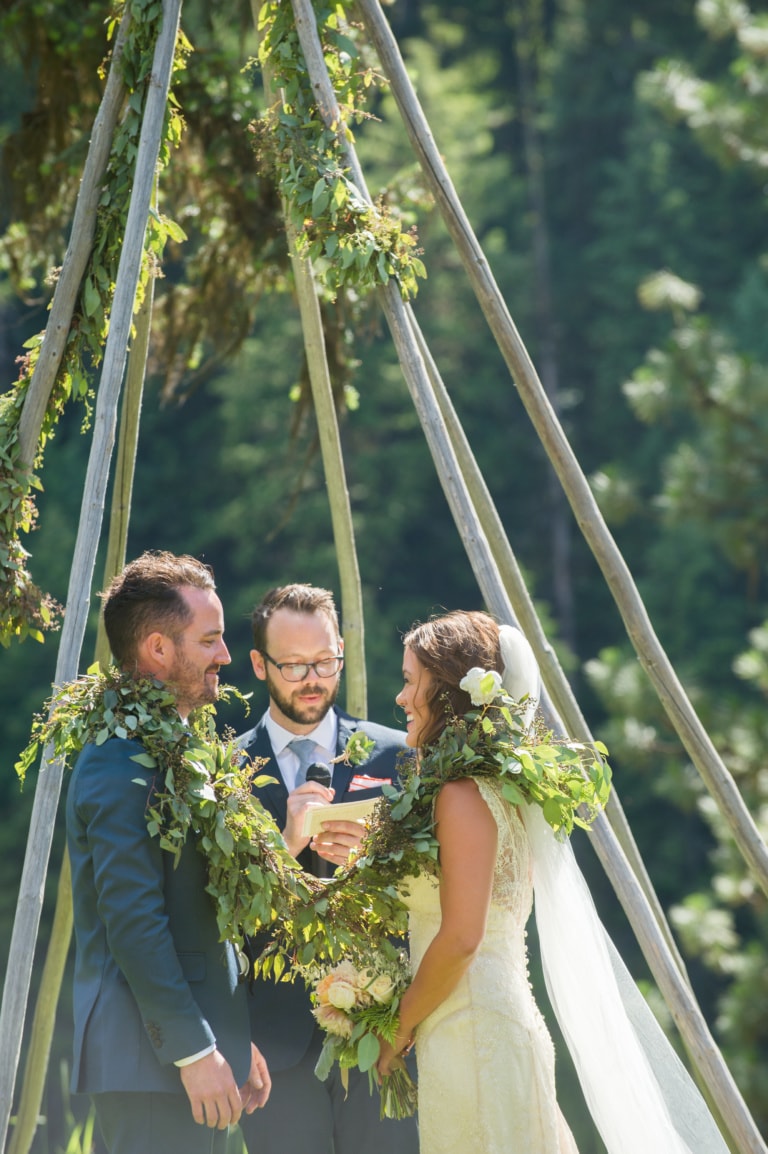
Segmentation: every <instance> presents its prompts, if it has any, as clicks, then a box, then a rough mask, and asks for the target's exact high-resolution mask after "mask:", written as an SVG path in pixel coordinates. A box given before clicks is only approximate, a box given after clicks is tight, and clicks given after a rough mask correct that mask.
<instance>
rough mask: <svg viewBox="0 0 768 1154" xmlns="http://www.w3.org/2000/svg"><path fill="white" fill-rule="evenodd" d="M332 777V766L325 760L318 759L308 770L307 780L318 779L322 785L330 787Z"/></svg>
mask: <svg viewBox="0 0 768 1154" xmlns="http://www.w3.org/2000/svg"><path fill="white" fill-rule="evenodd" d="M332 777H333V774H332V773H331V767H330V766H329V765H326V764H325V762H323V761H316V762H315V763H314V765H310V767H309V769H308V770H307V777H306V780H307V781H317V782H319V783H320V785H324V786H326V788H329V787H330V784H331V778H332Z"/></svg>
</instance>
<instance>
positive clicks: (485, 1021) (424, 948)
mask: <svg viewBox="0 0 768 1154" xmlns="http://www.w3.org/2000/svg"><path fill="white" fill-rule="evenodd" d="M441 620H442V621H443V622H444V625H443V627H442V630H441V633H442V634H443V636H442V637H441V638H440V642H439V643H438V644H437V645H436V646H435V648H436V649H437V654H435V656H436V657H437V661H434V660H430V657H431V655H429V653H428V650H425V647H424V643H425V642H426V646H427V647H431V645H430V643H431V642H432V643H434V639H435V635H436V634H437V632H438V623H435V622H430V623H429V624H427V625H425V626H422V627H421V628H420V629H417V630H414V631H412V633H410V634H409V635H408V636H407V637H406V638H405V646H406V648H405V654H404V659H403V675H404V680H405V685H404V686H403V689H402V691H401V693H400V694H399V695H398V697H397V702H398V704H399V705H400V706H402V708H403V709H404V710H405V713H406V718H407V733H408V736H407V743H408V745H410V746H414V747H418V746H419V745H423V744H426V743H428V742H429V740H430V739H431V738H434V737H435V736H436V734H437V733H438V732H439V731H440V729H442V727H443V725H444V724H445V710H444V706H443V704H442V701H441V700H440V698H441V695H442V694H444V693H446V692H448V693H449V694H450V695H451V696H453V697H455V698H456V705H457V707H458V708H457V710H456V712H457V713H459V714H463V713H466V712H467V710H468V709H469V708H470V701H469V697H468V695H467V694H465V693H464V691H463V690H459V689H458V683H459V681H460V680H461V678H462V677H463V676H464V675H465V673H466V672H467V670H468V669H470V668H471V667H472V666H480V667H482V668H484V669H500V668H501V656H500V652H499V630H498V626H497V625H496V624H495V622H494V621H493V620H492V619H491V618H490V617H487V616H486V615H485V614H482V613H463V614H453V615H451V616H450V617H449V618H443V619H441ZM421 634H424V636H421ZM446 642H447V643H448V644H446ZM425 661H429V662H430V664H437V665H438V667H439V669H440V676H439V677H438V676H436V675H435V674H433V673H431V672H430V670H429V668H428V666H427V664H425ZM452 704H453V702H452ZM435 818H436V822H437V826H436V834H437V838H438V841H439V843H440V881H439V884H438V882H437V879H435V878H434V877H433V876H431V875H428V874H422V875H421V876H420V877H419V878H417V879H416V880H415V881H413V882H411V881H409V882H408V889H409V891H410V896H409V897H408V898H407V899H406V900H407V903H408V906H409V914H410V919H409V920H410V952H411V964H412V967H413V971H414V979H413V982H412V984H411V986H410V987H409V989H408V990H407V991H406V993H405V995H404V996H403V999H402V1002H401V1004H400V1035H399V1037H398V1039H397V1041H396V1044H395V1047H394V1048H391V1047H386V1046H384V1047H383V1052H382V1056H381V1058H380V1060H379V1071H380V1072H381V1073H386V1072H387V1071H388V1069H389V1066H390V1064H391V1062H392V1060H393V1059H394V1057H395V1055H396V1053H397V1052H398V1051H399V1050H402V1049H404V1048H405V1047H406V1046H407V1044H408V1042H409V1040H410V1038H411V1036H412V1035H413V1033H414V1031H415V1030H416V1027H418V1031H417V1032H416V1057H417V1064H418V1071H419V1134H420V1148H421V1151H422V1154H454V1152H455V1154H468V1151H473V1150H474V1151H482V1152H483V1154H575V1151H576V1145H575V1143H574V1141H573V1138H572V1136H571V1133H570V1131H569V1129H568V1127H567V1125H566V1124H565V1121H564V1119H563V1117H562V1115H561V1113H560V1110H559V1108H558V1105H557V1099H556V1096H555V1055H554V1048H553V1046H552V1041H551V1039H550V1036H549V1033H548V1031H547V1028H546V1026H545V1024H544V1021H543V1019H542V1017H541V1014H540V1013H539V1010H538V1007H537V1006H536V1003H535V1001H534V998H533V994H532V992H531V988H530V985H529V981H528V972H527V953H526V946H525V925H526V922H527V921H528V917H529V915H530V913H531V905H532V902H533V886H532V876H531V862H530V852H529V848H528V839H527V837H526V833H525V828H524V826H523V823H522V821H521V820H520V817H519V814H518V812H517V810H516V809H515V808H514V807H512V806H511V805H510V804H509V803H508V802H506V801H505V800H504V799H503V798H502V797H501V793H500V789H499V787H497V785H496V783H495V782H492V781H485V780H484V781H476V780H473V779H470V778H467V779H463V780H460V781H452V782H448V783H447V784H446V785H444V786H443V788H442V789H441V790H440V793H439V795H438V798H437V802H436V806H435Z"/></svg>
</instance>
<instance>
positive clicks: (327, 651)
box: [238, 585, 418, 1154]
mask: <svg viewBox="0 0 768 1154" xmlns="http://www.w3.org/2000/svg"><path fill="white" fill-rule="evenodd" d="M251 621H252V626H253V640H254V648H253V649H252V650H251V662H252V665H253V671H254V673H255V675H256V677H257V678H258V680H259V681H263V682H264V683H265V685H266V688H267V690H268V692H269V708H268V710H267V712H266V713H265V714H264V716H263V717H262V718H261V720H260V721H259V723H258V724H257V725H256V726H255V727H254V728H253V729H251V730H249V731H248V732H247V733H244V734H243V735H242V736H241V737H240V738H239V739H238V743H239V744H240V745H241V746H242V747H243V748H244V749H245V750H246V752H247V753H248V754H249V755H250V756H251V757H252V758H266V759H268V761H267V764H266V765H264V766H263V767H262V769H261V771H260V772H261V773H263V774H265V775H268V776H269V777H272V778H274V779H275V780H274V781H273V782H272V783H270V784H267V785H264V786H260V787H258V788H256V789H255V793H256V795H257V797H258V798H259V800H260V801H261V802H262V804H263V805H264V806H265V808H266V809H267V810H268V811H269V812H270V813H271V814H272V816H273V817H274V819H275V821H276V822H277V824H278V826H279V828H280V829H281V830H282V831H283V837H284V839H285V842H286V844H287V846H288V849H289V850H290V852H291V853H292V854H293V856H294V857H295V858H296V859H297V861H299V863H300V864H301V865H302V866H303V867H304V869H306V870H309V871H310V872H311V873H314V874H315V875H317V876H320V877H323V876H329V875H330V874H331V873H333V870H334V869H335V868H336V866H338V865H340V864H342V863H343V862H345V861H346V860H347V857H348V856H349V852H350V850H351V849H354V848H355V847H356V846H357V845H358V844H359V842H360V834H361V827H360V826H359V825H358V824H357V823H355V822H349V821H332V822H326V823H324V825H323V830H322V832H321V833H319V834H318V835H316V837H315V838H314V839H313V840H312V841H310V838H309V837H306V836H305V835H304V834H303V832H302V826H303V819H304V814H305V812H306V810H307V808H308V806H311V805H316V804H318V803H322V804H326V805H327V804H328V803H337V802H341V801H345V802H346V801H357V800H363V799H365V798H370V797H376V796H378V795H379V794H380V792H381V786H382V784H383V783H384V782H389V783H392V784H396V782H397V759H398V755H399V754H400V753H401V751H402V750H404V749H405V738H404V734H402V733H400V732H399V731H398V730H395V729H388V728H386V727H385V726H382V725H374V724H373V723H371V722H369V721H361V720H360V719H358V718H355V717H350V716H349V715H348V714H346V713H344V712H343V711H342V710H340V709H339V708H338V706H337V705H336V704H335V702H336V696H337V694H338V690H339V681H340V678H341V671H342V667H343V654H344V642H343V640H342V638H341V636H340V633H339V623H338V616H337V613H336V607H335V605H334V602H333V597H332V595H331V593H329V592H328V591H327V590H326V589H319V588H317V587H316V586H313V585H285V586H281V587H279V588H276V589H272V590H270V591H269V592H268V593H267V594H266V595H265V596H264V598H263V599H262V601H261V602H260V603H259V604H258V605H257V606H256V608H255V609H254V611H253V614H252V618H251ZM357 730H362V731H363V732H364V733H365V734H366V736H367V737H369V738H370V739H371V740H372V741H373V742H374V743H375V744H374V748H373V750H372V752H371V753H370V755H369V757H368V759H367V760H366V761H365V762H364V763H363V764H362V765H358V766H351V765H345V764H344V762H343V761H338V762H335V764H331V763H333V761H334V759H335V758H336V757H338V756H339V755H340V754H342V753H343V752H344V749H345V747H346V745H347V742H348V740H349V738H350V736H351V735H352V734H353V733H355V732H356V731H357ZM313 763H314V764H316V763H324V764H326V765H330V768H331V770H332V775H333V776H332V780H331V782H330V785H325V784H322V783H321V782H320V781H317V780H312V778H313V776H314V775H313V771H312V769H311V768H309V767H311V766H312V765H313ZM308 768H309V777H307V770H308ZM263 945H264V942H254V949H255V951H256V953H258V952H259V950H260V949H261V948H263ZM250 1010H251V1020H252V1036H253V1037H258V1039H259V1045H260V1047H261V1048H262V1050H263V1052H264V1056H265V1058H266V1060H267V1062H268V1064H269V1069H270V1073H271V1075H272V1092H271V1095H270V1100H269V1102H268V1103H267V1105H266V1107H265V1108H264V1109H263V1110H259V1111H258V1116H257V1115H256V1114H251V1115H250V1116H249V1117H247V1118H246V1117H243V1118H242V1119H241V1123H240V1125H241V1129H242V1131H243V1134H244V1136H245V1139H246V1143H247V1146H248V1150H249V1154H418V1134H417V1129H416V1122H415V1119H414V1118H407V1119H404V1120H402V1121H394V1120H392V1119H385V1120H384V1121H381V1120H380V1119H379V1100H378V1094H376V1093H374V1094H373V1095H371V1093H370V1090H369V1085H368V1076H367V1075H366V1074H361V1073H360V1071H359V1070H350V1071H349V1091H348V1093H347V1092H346V1091H345V1088H344V1087H343V1086H342V1084H341V1080H340V1076H339V1071H338V1067H335V1068H334V1071H333V1072H332V1073H331V1075H329V1077H328V1079H327V1080H326V1081H325V1082H321V1081H319V1079H318V1078H317V1077H316V1076H315V1073H314V1068H315V1063H316V1062H317V1059H318V1057H319V1054H320V1049H321V1047H322V1043H323V1035H322V1033H321V1031H320V1029H319V1028H318V1027H317V1025H316V1024H315V1020H314V1018H313V1017H312V1013H311V1006H310V1000H309V995H308V993H307V991H306V990H305V988H304V984H303V982H301V981H298V980H297V981H296V982H293V983H288V982H280V983H278V984H275V982H274V981H272V980H271V979H267V980H263V979H257V980H256V981H255V982H253V983H252V987H251V998H250Z"/></svg>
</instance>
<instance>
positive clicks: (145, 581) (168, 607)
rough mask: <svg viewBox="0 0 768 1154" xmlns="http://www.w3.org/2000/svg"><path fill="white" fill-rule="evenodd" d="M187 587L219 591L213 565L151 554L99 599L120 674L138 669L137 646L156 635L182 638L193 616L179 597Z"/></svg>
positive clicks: (114, 580)
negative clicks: (131, 668) (156, 633)
mask: <svg viewBox="0 0 768 1154" xmlns="http://www.w3.org/2000/svg"><path fill="white" fill-rule="evenodd" d="M185 587H186V588H189V587H191V588H194V589H215V588H216V583H215V581H214V578H213V570H212V569H211V567H210V565H204V564H203V562H202V561H198V560H197V559H196V558H194V557H190V556H188V555H182V556H177V555H176V554H175V553H168V552H165V551H162V550H148V551H147V552H146V553H142V555H141V556H140V557H137V558H136V560H135V561H130V562H129V563H128V564H127V565H126V566H125V568H124V569H123V570H122V572H120V573H118V574H117V576H115V577H113V578H112V580H111V581H110V583H109V585H108V586H107V588H106V589H105V590H104V592H103V593H101V594H99V596H100V597H101V598H102V602H103V606H104V629H105V630H106V634H107V640H108V641H109V647H110V649H111V650H112V656H113V657H114V659H115V661H116V663H117V664H118V665H119V666H120V667H121V669H130V667H131V665H133V664H135V661H136V656H137V652H138V646H139V644H140V643H141V642H142V641H143V640H144V638H145V637H147V636H148V635H149V634H150V633H153V632H154V631H155V630H159V631H160V632H161V633H166V634H167V635H168V636H169V637H175V636H177V635H178V634H179V633H181V631H182V630H183V629H184V626H185V625H187V624H188V622H189V620H190V618H191V616H192V612H191V610H190V608H189V606H188V604H187V602H186V601H185V600H184V598H183V597H182V595H181V589H182V588H185Z"/></svg>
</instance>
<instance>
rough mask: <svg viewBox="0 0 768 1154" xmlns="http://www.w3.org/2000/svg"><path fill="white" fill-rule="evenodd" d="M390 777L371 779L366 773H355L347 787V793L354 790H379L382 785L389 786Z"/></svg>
mask: <svg viewBox="0 0 768 1154" xmlns="http://www.w3.org/2000/svg"><path fill="white" fill-rule="evenodd" d="M391 784H392V778H391V777H371V776H370V775H369V774H367V773H356V774H355V776H354V777H353V778H352V780H351V781H350V783H349V785H348V786H347V793H352V792H353V791H354V790H356V789H380V788H381V786H382V785H391Z"/></svg>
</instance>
